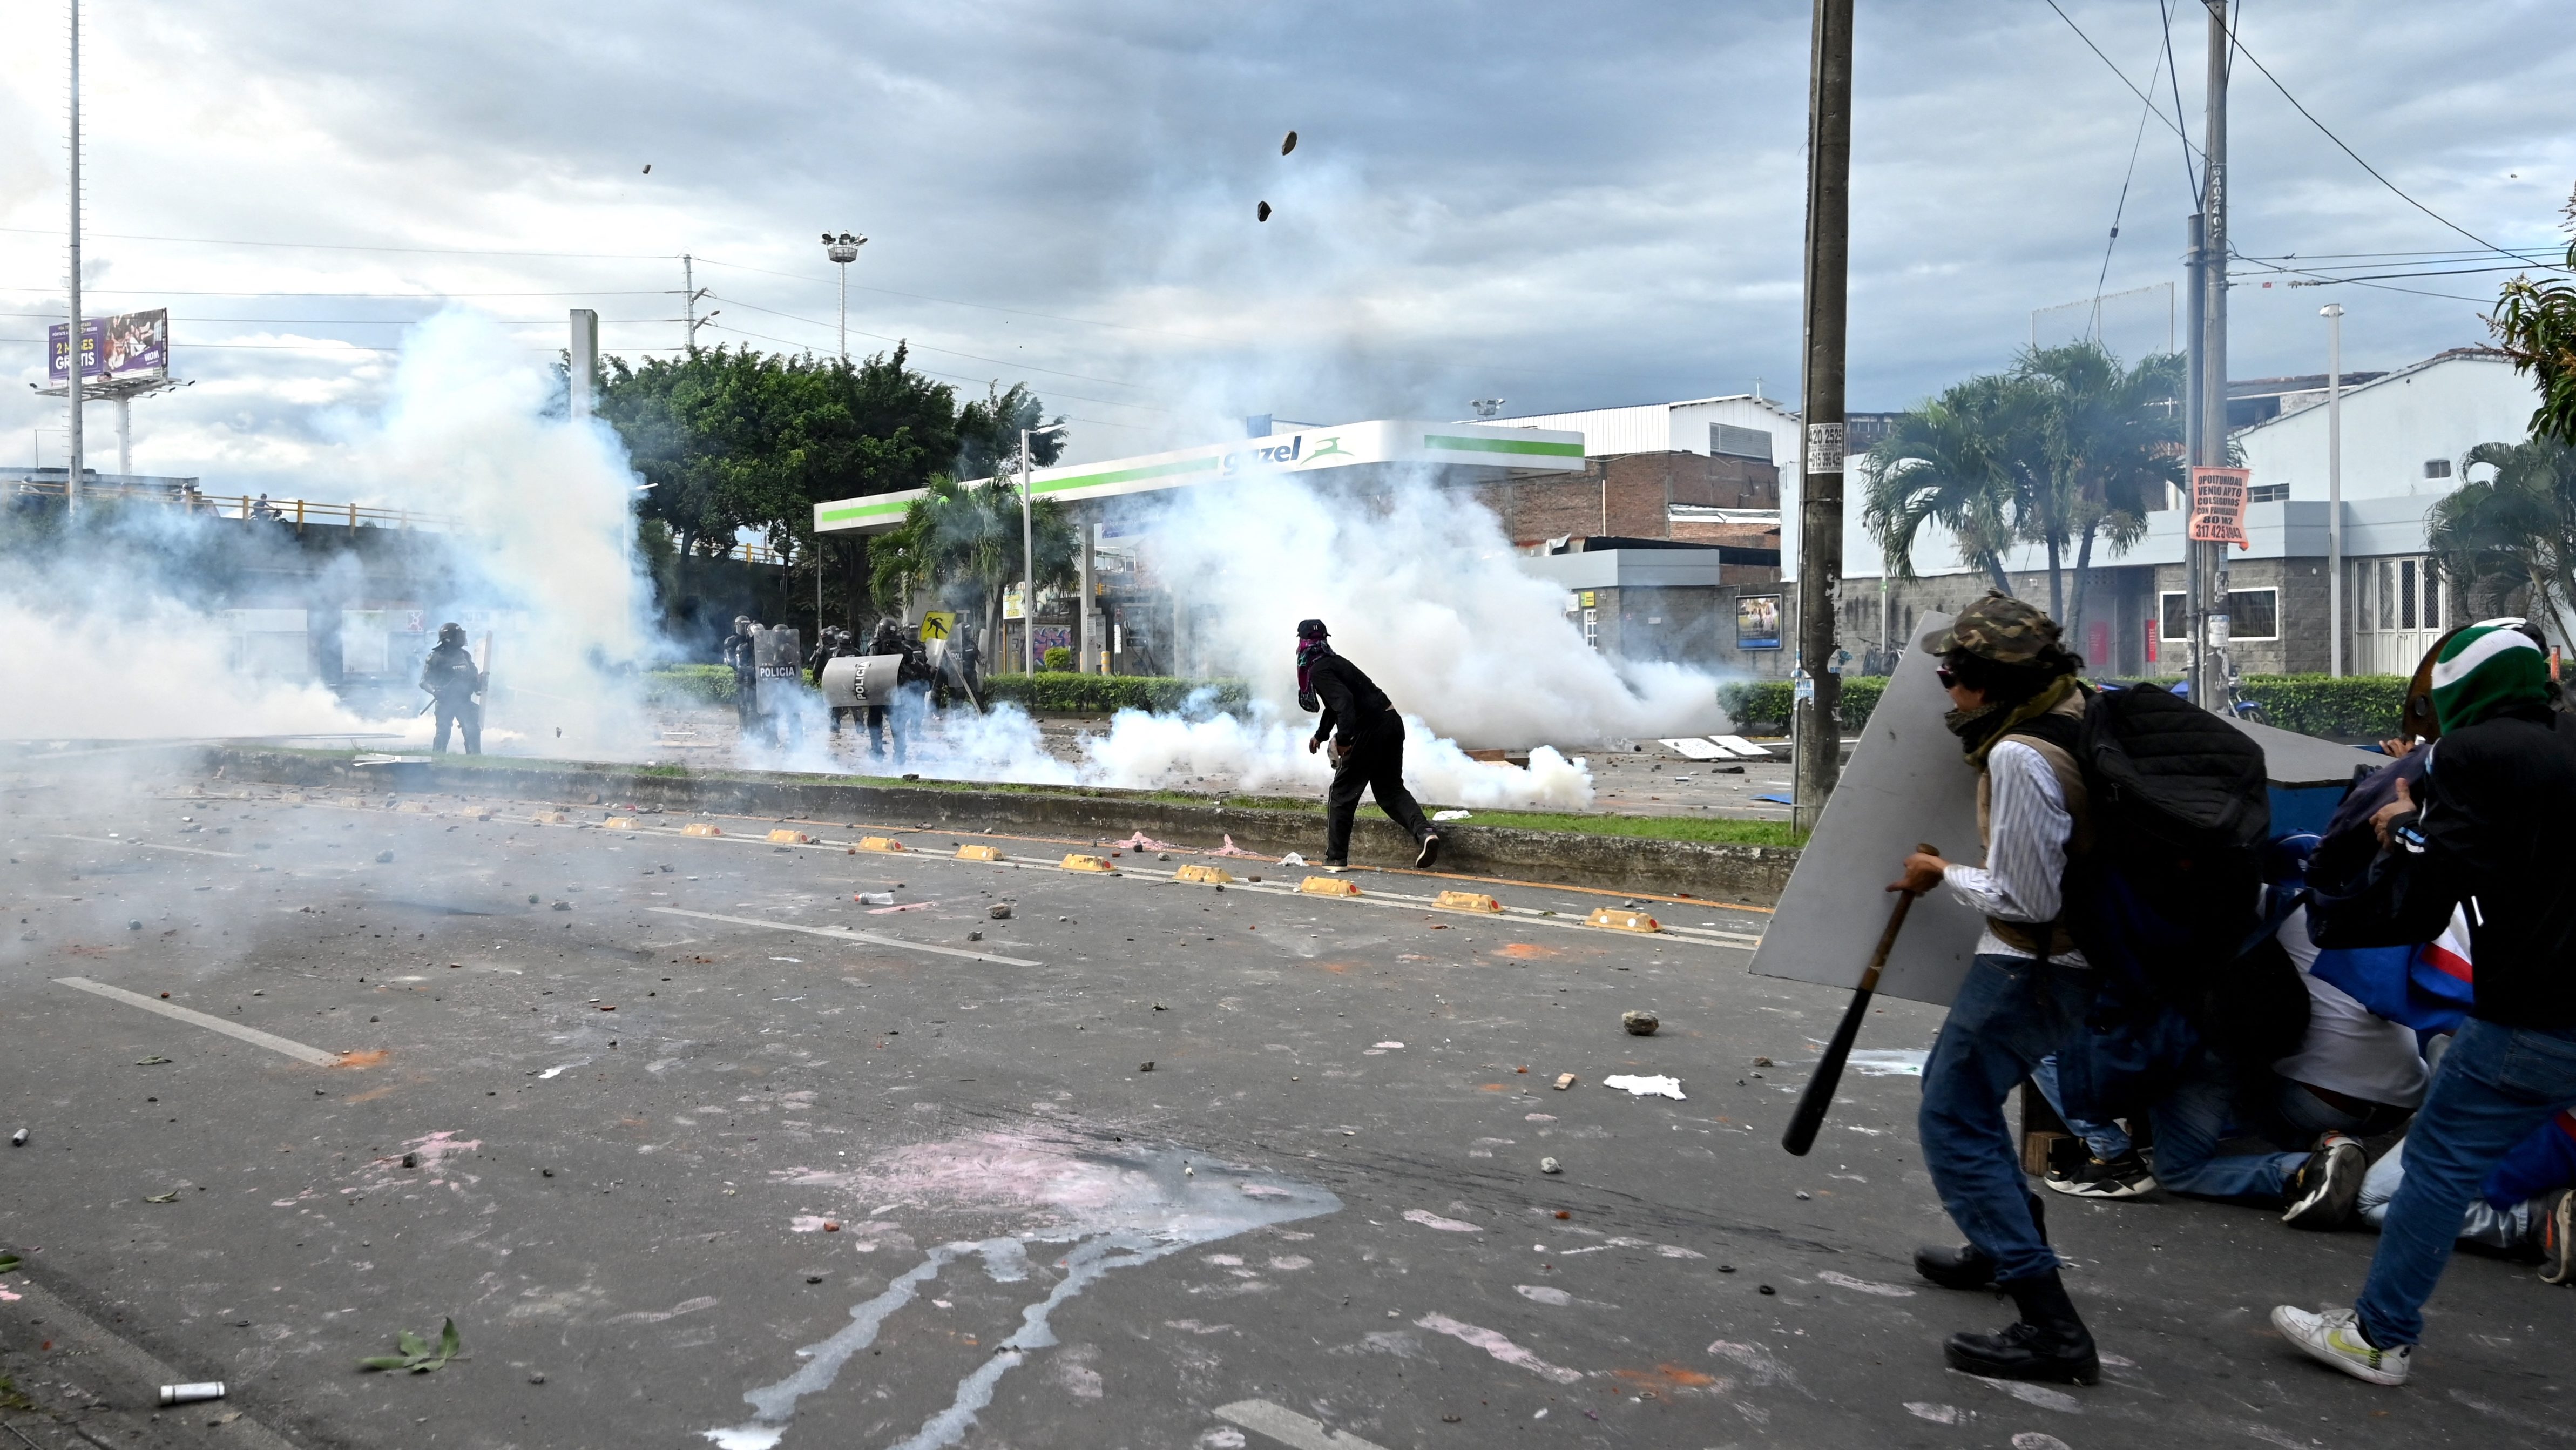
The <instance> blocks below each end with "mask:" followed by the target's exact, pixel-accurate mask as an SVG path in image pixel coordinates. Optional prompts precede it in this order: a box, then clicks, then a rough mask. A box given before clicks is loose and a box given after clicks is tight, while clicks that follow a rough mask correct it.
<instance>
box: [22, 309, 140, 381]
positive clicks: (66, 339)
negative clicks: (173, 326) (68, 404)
mask: <svg viewBox="0 0 2576 1450" xmlns="http://www.w3.org/2000/svg"><path fill="white" fill-rule="evenodd" d="M70 338H71V325H70V324H69V323H63V322H57V323H55V324H54V325H53V326H52V327H51V328H50V329H48V330H47V334H46V342H47V344H48V345H47V347H46V349H45V359H46V361H45V381H46V382H47V383H48V384H50V385H52V386H53V387H57V388H61V387H68V386H69V385H70V383H71V348H70V345H69V343H70ZM169 375H170V309H168V308H166V307H156V308H154V309H153V310H151V311H150V312H120V313H118V314H117V315H115V316H114V317H92V318H89V319H87V320H85V321H83V322H82V323H81V386H83V387H90V386H94V385H98V384H105V383H116V382H146V381H154V380H158V379H161V378H166V377H168V376H169Z"/></svg>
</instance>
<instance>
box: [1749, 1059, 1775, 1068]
mask: <svg viewBox="0 0 2576 1450" xmlns="http://www.w3.org/2000/svg"><path fill="white" fill-rule="evenodd" d="M1753 1065H1754V1066H1755V1067H1769V1066H1770V1065H1771V1059H1769V1058H1767V1057H1757V1058H1755V1059H1753Z"/></svg>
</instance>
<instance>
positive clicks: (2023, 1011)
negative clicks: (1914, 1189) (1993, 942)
mask: <svg viewBox="0 0 2576 1450" xmlns="http://www.w3.org/2000/svg"><path fill="white" fill-rule="evenodd" d="M2092 1001H2093V973H2092V972H2091V970H2090V969H2088V968H2084V967H2063V966H2055V965H2052V964H2049V963H2046V962H2038V961H2033V960H2031V959H2030V958H2028V957H2013V956H1990V955H1985V954H1980V955H1978V956H1977V958H1976V959H1975V960H1974V961H1973V962H1971V963H1970V964H1969V967H1968V976H1967V980H1966V981H1964V982H1962V983H1960V984H1959V995H1958V997H1957V999H1956V1000H1954V1001H1953V1002H1951V1004H1950V1016H1949V1020H1947V1021H1945V1022H1943V1023H1942V1024H1941V1035H1940V1036H1939V1037H1937V1038H1935V1039H1934V1040H1933V1043H1932V1053H1931V1056H1930V1057H1928V1058H1926V1059H1925V1060H1924V1063H1923V1108H1922V1112H1921V1115H1920V1117H1919V1118H1918V1120H1917V1126H1918V1131H1919V1132H1920V1134H1921V1137H1922V1140H1923V1162H1924V1166H1925V1167H1926V1168H1928V1169H1929V1170H1930V1171H1931V1174H1932V1187H1933V1189H1934V1191H1936V1192H1938V1193H1939V1194H1940V1195H1941V1206H1942V1207H1943V1208H1944V1209H1947V1210H1948V1211H1949V1214H1950V1220H1951V1222H1953V1223H1956V1224H1957V1225H1958V1226H1959V1231H1960V1232H1961V1233H1963V1234H1965V1235H1967V1238H1968V1242H1970V1243H1972V1244H1974V1245H1976V1246H1977V1247H1978V1248H1980V1249H1982V1250H1984V1251H1985V1253H1986V1255H1987V1257H1989V1258H1991V1259H1993V1260H1994V1264H1995V1278H1996V1279H1998V1280H2012V1279H2027V1278H2030V1277H2032V1276H2034V1275H2038V1274H2045V1273H2048V1272H2049V1271H2050V1270H2052V1269H2055V1268H2056V1267H2057V1266H2058V1258H2057V1255H2056V1254H2055V1253H2054V1252H2052V1251H2051V1250H2050V1249H2049V1247H2048V1243H2047V1241H2046V1240H2044V1239H2042V1238H2041V1237H2040V1235H2039V1226H2038V1225H2037V1224H2036V1223H2034V1222H2032V1220H2031V1216H2030V1189H2029V1186H2028V1184H2027V1183H2026V1182H2025V1180H2024V1178H2023V1175H2022V1170H2021V1151H2020V1145H2019V1144H2018V1143H2017V1142H2016V1141H2015V1140H2014V1137H2013V1131H2012V1127H2011V1125H2010V1124H2009V1123H2007V1122H2006V1121H2005V1118H2004V1102H2005V1100H2006V1099H2007V1098H2009V1097H2011V1096H2012V1091H2013V1089H2014V1088H2015V1087H2016V1086H2018V1085H2019V1084H2020V1083H2021V1080H2022V1079H2023V1078H2025V1077H2028V1076H2029V1075H2030V1072H2031V1069H2032V1068H2033V1067H2035V1066H2037V1065H2038V1062H2039V1060H2040V1059H2041V1058H2043V1057H2046V1056H2048V1055H2049V1054H2050V1053H2052V1052H2055V1051H2056V1050H2057V1048H2058V1046H2059V1044H2061V1043H2063V1042H2064V1041H2065V1040H2066V1039H2067V1038H2068V1037H2069V1036H2070V1035H2072V1034H2073V1033H2074V1032H2075V1030H2076V1029H2077V1028H2078V1027H2079V1026H2080V1025H2082V1023H2083V1020H2084V1014H2085V1013H2086V1012H2087V1011H2088V1010H2089V1009H2090V1008H2091V1006H2092Z"/></svg>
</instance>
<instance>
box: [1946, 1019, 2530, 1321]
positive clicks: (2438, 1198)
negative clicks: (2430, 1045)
mask: <svg viewBox="0 0 2576 1450" xmlns="http://www.w3.org/2000/svg"><path fill="white" fill-rule="evenodd" d="M1927 1071H1928V1069H1927ZM2571 1104H2576V1030H2568V1031H2559V1032H2541V1031H2536V1030H2533V1029H2528V1028H2512V1027H2499V1026H2497V1025H2496V1024H2494V1023H2492V1022H2487V1021H2482V1020H2480V1019H2478V1018H2475V1017H2472V1018H2470V1019H2469V1020H2468V1022H2467V1023H2465V1024H2464V1025H2462V1027H2461V1028H2460V1035H2459V1037H2458V1039H2457V1040H2456V1041H2454V1042H2453V1043H2452V1044H2451V1050H2450V1051H2449V1052H2447V1053H2445V1054H2443V1056H2442V1065H2441V1066H2440V1067H2439V1068H2436V1069H2435V1070H2434V1072H2433V1086H2432V1088H2431V1089H2430V1090H2429V1091H2427V1092H2426V1093H2425V1095H2424V1106H2423V1107H2422V1108H2421V1109H2419V1110H2417V1112H2416V1114H2415V1126H2414V1127H2413V1128H2412V1129H2410V1130H2409V1131H2408V1132H2407V1135H2406V1181H2405V1182H2404V1183H2402V1184H2400V1185H2399V1186H2398V1189H2397V1197H2396V1198H2394V1199H2392V1200H2390V1202H2389V1205H2388V1218H2387V1221H2386V1222H2385V1223H2383V1224H2382V1225H2381V1226H2380V1231H2379V1252H2378V1253H2377V1254H2375V1255H2373V1256H2372V1257H2371V1260H2370V1280H2369V1282H2368V1283H2366V1284H2364V1285H2363V1286H2362V1290H2361V1300H2360V1303H2359V1305H2358V1306H2357V1307H2358V1308H2359V1309H2360V1310H2361V1324H2362V1328H2363V1329H2364V1330H2365V1331H2367V1332H2368V1333H2369V1335H2370V1339H2371V1342H2372V1343H2374V1344H2377V1345H2378V1346H2380V1347H2381V1348H2383V1349H2393V1348H2395V1347H2397V1346H2398V1345H2401V1344H2416V1343H2420V1342H2422V1340H2423V1338H2424V1301H2425V1300H2426V1299H2428V1298H2431V1297H2432V1294H2433V1286H2434V1285H2435V1284H2437V1283H2439V1282H2441V1278H2442V1269H2443V1266H2445V1265H2446V1264H2448V1263H2449V1262H2450V1261H2451V1244H2452V1242H2453V1241H2454V1240H2455V1239H2457V1238H2458V1237H2459V1234H2460V1213H2461V1210H2462V1209H2465V1208H2466V1207H2468V1203H2469V1200H2470V1199H2472V1198H2475V1197H2476V1196H2477V1192H2478V1186H2479V1185H2480V1184H2481V1183H2483V1182H2484V1181H2485V1180H2486V1176H2487V1171H2488V1170H2489V1169H2491V1168H2493V1167H2495V1165H2496V1160H2497V1159H2500V1158H2502V1157H2503V1156H2504V1155H2505V1153H2506V1152H2507V1151H2508V1150H2510V1149H2511V1148H2512V1147H2513V1145H2514V1144H2516V1143H2518V1142H2520V1141H2522V1139H2523V1137H2524V1135H2526V1134H2528V1133H2529V1132H2530V1131H2531V1130H2532V1129H2534V1128H2536V1127H2538V1126H2540V1125H2541V1124H2542V1123H2545V1122H2547V1121H2549V1118H2550V1115H2551V1114H2553V1113H2556V1112H2557V1111H2558V1110H2559V1109H2561V1108H2564V1107H2567V1106H2569V1105H2571Z"/></svg>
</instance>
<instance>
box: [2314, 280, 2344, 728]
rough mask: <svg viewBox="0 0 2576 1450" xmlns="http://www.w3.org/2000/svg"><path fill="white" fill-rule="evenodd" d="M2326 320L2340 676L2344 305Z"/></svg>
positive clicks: (2330, 633) (2331, 653)
mask: <svg viewBox="0 0 2576 1450" xmlns="http://www.w3.org/2000/svg"><path fill="white" fill-rule="evenodd" d="M2317 315H2318V316H2320V317H2323V318H2324V319H2325V320H2326V617H2327V619H2328V620H2329V621H2330V623H2329V624H2328V626H2327V634H2326V640H2327V645H2326V650H2327V653H2326V672H2327V673H2328V674H2331V675H2333V676H2334V677H2335V678H2337V679H2341V678H2343V304H2342V303H2340V302H2329V303H2327V304H2326V305H2325V306H2323V307H2320V308H2318V309H2317Z"/></svg>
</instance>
